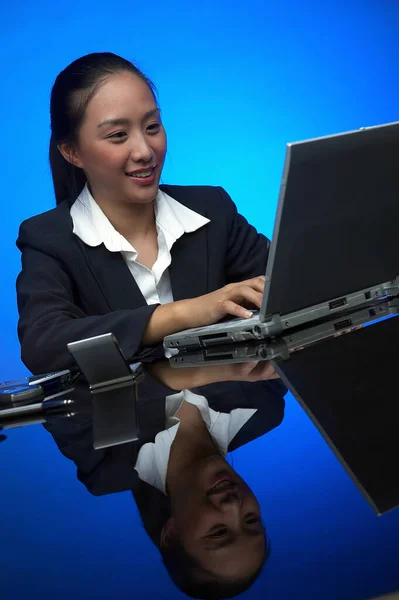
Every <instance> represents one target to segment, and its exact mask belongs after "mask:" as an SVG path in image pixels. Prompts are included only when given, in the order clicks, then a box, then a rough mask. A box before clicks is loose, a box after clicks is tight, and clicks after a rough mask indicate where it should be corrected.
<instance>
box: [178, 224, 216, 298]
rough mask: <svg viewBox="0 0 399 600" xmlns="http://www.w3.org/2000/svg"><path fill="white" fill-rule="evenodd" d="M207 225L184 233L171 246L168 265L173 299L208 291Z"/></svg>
mask: <svg viewBox="0 0 399 600" xmlns="http://www.w3.org/2000/svg"><path fill="white" fill-rule="evenodd" d="M206 229H207V227H206V225H205V226H204V227H201V229H198V230H197V231H194V232H193V233H185V234H184V235H183V236H182V237H181V238H179V239H178V240H177V241H176V242H175V244H174V245H173V247H172V251H171V255H172V263H171V265H170V267H169V274H170V281H171V284H172V292H173V299H174V300H184V299H185V298H195V297H196V296H202V295H203V294H206V293H207V292H208V248H207V230H206Z"/></svg>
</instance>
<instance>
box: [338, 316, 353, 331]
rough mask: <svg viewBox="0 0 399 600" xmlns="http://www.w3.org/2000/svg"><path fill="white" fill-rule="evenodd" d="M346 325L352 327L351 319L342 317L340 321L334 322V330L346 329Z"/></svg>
mask: <svg viewBox="0 0 399 600" xmlns="http://www.w3.org/2000/svg"><path fill="white" fill-rule="evenodd" d="M348 327H352V319H343V320H342V321H338V323H334V329H335V331H340V330H341V329H348Z"/></svg>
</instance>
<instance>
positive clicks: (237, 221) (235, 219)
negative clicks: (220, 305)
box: [219, 188, 270, 283]
mask: <svg viewBox="0 0 399 600" xmlns="http://www.w3.org/2000/svg"><path fill="white" fill-rule="evenodd" d="M219 193H220V196H221V198H222V200H223V201H224V202H225V206H226V211H227V212H228V215H229V217H228V218H229V223H230V227H229V233H228V244H227V251H226V262H225V265H226V278H227V282H228V283H234V282H237V281H244V280H245V279H251V278H252V277H257V276H259V275H264V274H265V272H266V264H267V259H268V256H269V248H270V240H269V239H268V238H267V237H266V236H264V235H263V234H261V233H258V232H257V231H256V229H255V227H253V226H252V225H250V224H249V223H248V221H247V220H246V219H245V217H243V216H242V215H240V214H239V213H238V211H237V207H236V205H235V204H234V202H233V201H232V200H231V198H230V196H229V195H228V194H227V192H226V191H225V190H224V189H223V188H219Z"/></svg>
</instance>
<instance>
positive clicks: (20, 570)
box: [0, 318, 399, 600]
mask: <svg viewBox="0 0 399 600" xmlns="http://www.w3.org/2000/svg"><path fill="white" fill-rule="evenodd" d="M398 333H399V319H398V318H392V319H388V320H385V321H382V322H379V323H377V324H375V325H372V326H370V327H366V328H364V329H362V330H360V331H357V332H355V333H353V334H351V335H343V336H340V337H337V338H335V339H331V340H327V341H324V342H322V343H319V344H317V345H314V346H311V347H309V348H306V349H305V350H303V351H300V352H297V353H295V354H294V355H292V356H291V358H290V359H289V360H287V361H281V362H278V363H276V364H275V368H276V370H277V372H278V373H279V375H280V376H281V381H278V380H276V381H260V380H259V378H260V377H262V373H263V372H264V365H262V363H259V364H258V365H252V366H250V367H248V365H221V366H218V367H201V368H197V369H196V368H192V369H171V368H170V367H169V365H168V363H167V362H166V361H161V362H158V363H154V364H153V365H147V366H144V375H143V377H141V379H140V381H139V382H138V383H137V384H130V385H128V386H119V387H114V388H113V389H108V390H106V391H105V392H102V393H96V394H93V393H91V392H90V390H89V387H88V385H87V383H86V382H85V381H84V380H83V379H79V380H78V381H77V382H76V384H75V385H74V389H73V391H68V392H65V394H64V396H63V398H66V399H70V400H72V401H73V402H72V403H70V404H69V405H68V406H67V407H65V408H64V409H63V410H62V411H61V412H59V413H54V414H51V415H50V414H47V415H46V416H45V417H44V416H40V415H35V416H31V417H25V418H24V419H20V420H14V421H11V420H10V419H2V417H1V414H0V423H1V424H2V426H3V429H2V430H1V431H0V434H1V439H2V441H1V443H0V464H1V504H0V505H1V515H2V519H1V538H2V545H1V547H2V551H1V554H0V564H1V571H0V572H1V579H0V582H1V593H2V597H3V598H5V599H7V600H8V599H14V598H26V597H38V598H41V599H42V600H44V599H47V598H48V599H50V598H54V597H57V598H58V599H64V598H65V599H66V598H68V599H69V598H70V597H71V595H75V596H76V597H78V598H81V597H82V598H83V597H86V598H96V599H104V600H105V599H111V598H131V597H136V598H168V599H169V598H179V597H184V596H185V595H184V594H183V593H182V592H181V591H180V590H179V589H178V587H180V588H183V589H185V590H186V591H188V592H191V594H195V592H197V593H199V594H202V596H200V597H213V596H212V594H215V593H216V591H218V590H219V593H220V594H224V595H222V596H221V597H227V595H228V594H230V596H231V595H232V594H234V593H236V592H237V591H240V590H241V588H240V585H243V581H244V580H245V581H246V583H247V584H248V582H249V580H251V581H252V579H254V582H253V584H252V585H251V587H249V589H248V590H247V591H245V592H244V593H243V595H242V597H243V598H248V599H251V598H253V599H255V598H273V600H275V599H276V600H279V599H283V600H285V599H286V598H287V599H288V598H293V597H296V598H316V597H317V598H323V599H331V600H333V599H334V600H335V599H341V598H342V599H343V600H352V599H353V600H355V599H356V600H357V599H359V600H361V599H366V598H372V597H376V596H379V595H382V594H385V593H388V592H393V591H395V590H398V589H399V509H398V508H397V507H398V506H399V468H398V463H399V433H398V432H399V397H398V392H397V390H396V375H397V369H398V367H397V365H398V358H399V352H398V349H397V339H398ZM262 369H263V370H262ZM284 385H286V386H287V388H288V389H289V391H288V392H287V393H286V394H285V388H284ZM193 397H194V402H195V403H197V404H198V403H199V404H200V405H201V407H202V409H201V412H200V411H198V410H197V408H196V407H195V405H194V404H193ZM198 398H200V399H201V400H198ZM208 404H209V407H210V408H211V409H212V411H213V412H212V411H207V406H208ZM173 407H174V408H173ZM182 407H183V408H182ZM193 407H194V411H193ZM204 407H205V408H204ZM172 409H173V410H172ZM177 409H178V413H177V416H178V417H179V419H180V425H179V426H178V427H177V424H179V421H178V420H177V419H176V417H174V414H175V412H176V410H177ZM168 411H169V412H168ZM198 415H200V417H201V418H200V421H201V425H199V421H198ZM204 418H205V419H209V423H210V425H209V429H210V430H211V433H212V435H213V437H212V436H211V435H210V434H209V433H208V428H207V427H206V426H203V423H204ZM40 421H43V422H40ZM165 426H167V427H169V429H167V430H166V434H165ZM201 427H202V429H201ZM171 431H174V435H175V436H176V437H174V439H173V443H172V440H169V437H170V435H171ZM162 432H164V433H162ZM156 436H158V437H156ZM162 436H163V437H162ZM216 437H217V438H218V440H219V442H218V444H219V445H218V444H216V443H215V439H216ZM155 438H156V440H157V450H156V451H155V450H154V446H153V445H151V444H152V443H153V442H154V440H155ZM168 440H169V442H168ZM220 440H222V441H220ZM212 443H213V446H212ZM223 443H224V444H225V445H226V449H227V450H228V453H227V456H226V460H225V459H224V456H223V454H224V453H223V452H222V451H221V450H220V448H221V445H220V444H223ZM143 449H144V450H143ZM145 449H146V450H145ZM142 450H143V451H142ZM169 452H170V455H169ZM139 457H140V460H141V463H142V464H141V463H140V465H141V466H140V469H141V473H140V475H141V477H146V478H147V480H148V479H151V478H153V480H152V484H150V483H148V481H147V482H146V481H144V480H143V479H140V477H139V475H138V471H137V469H135V466H136V467H137V465H138V463H137V461H138V458H139ZM168 457H169V463H168ZM151 461H152V462H151ZM190 461H191V462H190ZM143 465H144V466H143ZM162 465H163V468H162ZM192 465H194V466H195V468H194V467H192ZM166 467H167V471H166ZM140 469H139V470H140ZM236 474H237V475H236ZM162 478H164V479H163V480H162ZM162 481H163V483H162ZM162 485H164V486H165V490H164V491H166V492H167V493H166V494H165V493H164V491H162V490H161V489H159V488H160V487H161V488H162ZM157 486H158V487H157ZM219 517H220V518H219ZM220 521H221V522H220ZM224 542H226V543H225V544H224ZM205 583H206V584H207V585H203V584H205ZM204 594H205V595H204ZM206 594H208V596H206Z"/></svg>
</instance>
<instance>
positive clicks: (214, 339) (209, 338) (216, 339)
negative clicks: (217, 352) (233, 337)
mask: <svg viewBox="0 0 399 600" xmlns="http://www.w3.org/2000/svg"><path fill="white" fill-rule="evenodd" d="M199 341H200V344H201V346H205V348H206V347H207V346H215V345H216V344H222V343H223V342H224V341H225V342H229V341H230V338H229V336H228V335H227V334H226V333H212V334H209V335H200V336H199Z"/></svg>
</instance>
